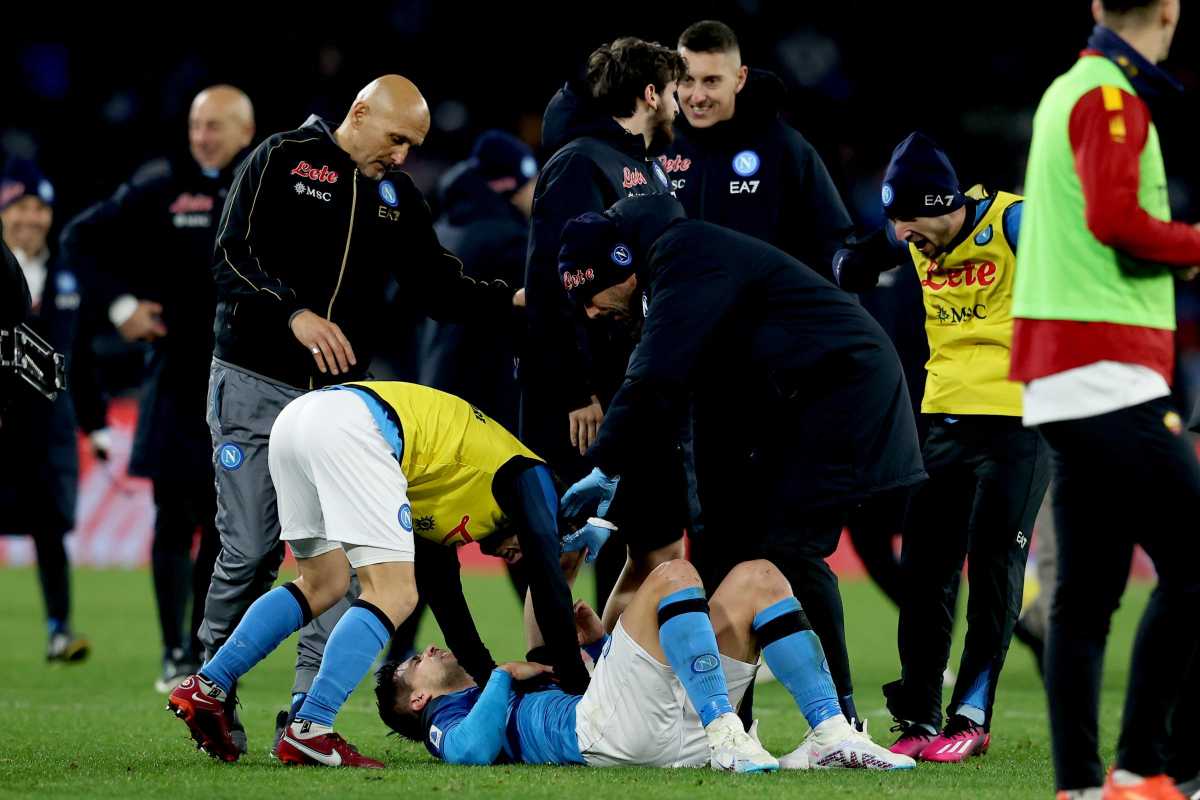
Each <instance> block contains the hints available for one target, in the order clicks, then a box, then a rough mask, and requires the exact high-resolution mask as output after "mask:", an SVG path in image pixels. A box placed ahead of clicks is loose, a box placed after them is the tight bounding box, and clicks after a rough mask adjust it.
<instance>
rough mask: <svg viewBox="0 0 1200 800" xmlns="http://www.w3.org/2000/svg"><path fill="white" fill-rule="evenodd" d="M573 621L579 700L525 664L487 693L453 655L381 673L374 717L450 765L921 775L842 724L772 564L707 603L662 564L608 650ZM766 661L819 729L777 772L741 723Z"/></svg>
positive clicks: (598, 629)
mask: <svg viewBox="0 0 1200 800" xmlns="http://www.w3.org/2000/svg"><path fill="white" fill-rule="evenodd" d="M710 609H711V614H712V616H711V618H710V616H709V614H710ZM575 619H576V627H577V629H578V632H579V633H578V638H579V642H580V644H581V645H583V646H584V647H585V648H586V649H587V651H588V653H589V654H591V656H592V658H593V659H594V660H595V662H596V670H595V674H594V677H593V680H592V683H591V685H590V686H589V687H588V690H587V692H586V693H585V694H584V695H583V696H582V697H572V696H570V695H566V694H564V693H563V692H562V691H560V690H558V689H557V688H554V687H548V686H546V685H545V684H544V683H543V684H541V685H538V684H537V683H534V682H532V681H531V680H530V679H536V678H538V677H539V676H540V675H541V674H542V673H543V672H544V671H545V667H542V666H541V665H539V664H530V663H509V664H502V665H500V666H499V667H497V668H496V670H495V671H494V672H493V673H492V675H491V679H490V680H489V681H488V683H487V686H486V687H485V688H483V689H482V690H481V689H480V687H479V686H478V685H477V683H476V681H474V680H473V679H472V678H471V677H470V676H469V675H468V674H467V672H466V671H465V670H463V669H462V668H461V667H460V666H459V665H458V663H457V660H456V659H455V658H454V657H453V655H452V654H450V653H447V652H445V651H444V650H440V649H438V648H436V647H433V646H430V647H428V648H426V649H425V650H424V651H422V652H421V653H420V654H418V655H416V656H414V657H412V658H410V659H408V660H407V661H404V662H402V663H399V664H397V663H395V662H393V663H390V664H385V665H384V667H383V669H381V670H380V672H379V680H378V683H377V685H376V688H375V695H376V699H377V700H378V703H379V716H380V717H381V718H382V719H383V721H384V723H385V724H386V725H387V726H388V727H390V728H392V730H394V731H396V732H398V733H400V734H401V735H403V736H406V737H408V738H410V739H413V740H415V741H420V742H423V743H424V744H425V747H426V748H427V749H428V750H429V752H430V753H431V754H432V755H433V756H434V757H436V758H439V759H442V760H444V761H446V762H448V763H451V764H475V765H485V764H493V763H508V762H511V761H519V762H523V763H528V764H586V765H588V766H592V767H620V766H648V767H702V766H705V765H708V766H710V767H711V768H713V769H717V770H722V771H729V772H771V771H774V770H776V769H779V768H780V767H782V768H784V769H828V768H838V767H841V768H848V769H874V770H897V769H898V770H906V769H912V768H913V766H915V763H914V762H913V760H912V759H911V758H908V757H907V756H901V755H896V754H894V753H890V752H888V751H887V750H885V749H884V748H883V747H881V746H879V745H877V744H875V743H874V742H873V741H871V740H870V738H869V737H867V736H866V734H865V733H863V732H861V731H859V730H857V729H856V728H854V727H853V726H852V725H850V723H849V722H847V721H846V720H845V719H844V718H843V717H842V714H841V708H840V707H839V705H838V701H837V690H836V689H834V687H833V682H832V681H831V680H830V678H829V673H828V671H827V670H826V669H825V666H824V654H823V653H822V651H821V642H820V640H819V639H818V638H817V637H816V635H815V634H814V633H813V632H812V629H811V628H810V626H809V624H808V620H807V618H806V617H805V616H804V611H803V610H802V609H801V608H800V604H799V603H798V602H797V601H796V598H795V597H794V596H793V594H792V589H791V587H790V586H789V585H788V582H787V580H786V579H785V578H784V577H783V575H782V574H781V573H780V571H779V570H778V569H776V568H775V567H774V566H772V565H771V564H770V563H769V562H766V561H747V562H744V563H742V564H739V565H738V566H737V567H735V568H734V569H733V570H732V571H731V572H730V574H729V575H728V576H727V578H726V579H725V580H724V581H722V583H721V585H720V587H718V588H717V590H716V591H715V592H714V593H713V594H712V599H711V601H709V600H707V599H706V597H705V592H704V590H703V588H702V586H701V581H700V576H699V574H698V573H697V572H696V569H695V567H693V566H692V565H691V564H689V563H688V562H686V561H683V560H675V561H669V562H664V563H663V564H660V565H659V566H658V567H656V568H655V569H654V570H653V571H652V572H651V573H650V574H649V575H648V576H647V578H646V580H645V581H644V582H643V583H642V585H641V586H640V587H639V588H638V590H637V592H636V593H635V594H634V597H633V599H632V600H631V602H630V603H629V604H628V606H627V607H626V609H625V611H624V613H622V614H621V618H620V620H619V621H618V622H617V624H616V626H615V627H614V629H613V632H612V635H611V636H608V635H606V634H605V629H604V626H603V625H602V624H601V622H600V619H599V617H597V616H596V613H595V612H594V611H592V609H591V608H589V607H588V606H587V604H585V603H583V602H582V601H580V602H578V603H576V606H575ZM760 654H761V657H762V659H763V660H764V661H765V662H766V663H767V664H768V665H769V666H770V667H771V669H772V670H773V671H774V673H775V675H777V676H778V677H779V679H780V681H781V682H782V683H783V685H784V686H785V687H786V688H787V690H788V692H789V694H791V696H792V698H793V700H795V702H796V705H797V706H798V708H799V710H800V712H801V713H802V714H803V715H804V718H805V720H806V721H807V722H808V723H809V725H810V726H811V731H810V733H809V734H808V736H807V737H805V739H804V742H803V743H802V744H801V745H800V746H799V747H798V748H796V750H795V751H794V752H792V753H790V754H789V755H787V756H784V757H783V758H781V759H779V760H778V761H777V760H776V759H775V758H773V757H772V756H771V754H770V753H768V752H767V751H766V750H765V749H763V747H762V745H761V744H760V743H759V742H758V740H757V738H756V737H754V736H751V735H749V734H747V733H746V732H745V731H744V730H743V729H742V725H741V722H740V721H739V720H738V718H737V716H736V715H735V714H734V713H733V703H736V702H737V700H738V698H739V696H740V695H741V694H742V692H744V691H745V689H746V687H747V686H749V685H750V684H751V682H752V681H753V680H754V675H755V673H756V671H757V670H758V666H757V664H758V661H759V657H760ZM531 683H532V685H531Z"/></svg>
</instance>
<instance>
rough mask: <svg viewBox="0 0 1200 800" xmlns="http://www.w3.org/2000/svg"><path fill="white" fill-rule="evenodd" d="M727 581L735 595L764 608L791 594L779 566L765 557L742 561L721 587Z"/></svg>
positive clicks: (790, 588)
mask: <svg viewBox="0 0 1200 800" xmlns="http://www.w3.org/2000/svg"><path fill="white" fill-rule="evenodd" d="M726 583H729V585H730V586H729V588H730V589H732V590H733V591H734V594H735V596H736V597H741V598H744V599H745V600H747V601H750V600H753V602H754V605H755V606H756V607H759V608H765V607H766V606H769V605H771V604H772V603H776V602H779V601H780V600H782V599H784V598H785V597H791V596H792V587H791V585H790V584H789V583H788V580H787V578H785V577H784V576H783V573H782V572H780V571H779V568H778V567H776V566H775V565H774V564H772V563H771V562H770V561H767V560H765V559H757V560H754V561H743V562H742V563H741V564H738V565H737V566H736V567H734V568H733V569H732V570H730V572H729V575H728V577H726V578H725V581H723V582H722V584H721V585H722V587H724V586H725V584H726Z"/></svg>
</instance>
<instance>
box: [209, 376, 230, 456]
mask: <svg viewBox="0 0 1200 800" xmlns="http://www.w3.org/2000/svg"><path fill="white" fill-rule="evenodd" d="M226 374H227V373H226V371H225V370H224V369H221V368H218V369H215V370H213V372H212V377H211V378H210V379H209V386H208V410H207V413H206V415H205V419H206V420H207V422H208V430H209V431H210V432H211V433H212V435H213V438H214V439H216V438H220V437H221V436H222V435H224V430H222V428H221V406H222V404H223V401H224V399H225V376H226Z"/></svg>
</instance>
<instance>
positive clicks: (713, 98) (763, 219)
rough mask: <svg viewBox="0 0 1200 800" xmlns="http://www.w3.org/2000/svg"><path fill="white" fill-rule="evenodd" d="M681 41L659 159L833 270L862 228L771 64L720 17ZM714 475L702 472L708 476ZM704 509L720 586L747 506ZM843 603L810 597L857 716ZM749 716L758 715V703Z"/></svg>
mask: <svg viewBox="0 0 1200 800" xmlns="http://www.w3.org/2000/svg"><path fill="white" fill-rule="evenodd" d="M678 49H679V54H680V55H681V56H683V59H684V61H686V62H687V68H688V72H687V75H686V76H685V77H684V78H683V80H681V81H680V82H679V105H680V110H681V111H682V112H683V113H682V114H681V115H680V116H679V117H678V118H676V120H675V138H674V140H673V141H672V142H671V144H670V146H669V147H668V149H667V153H666V154H665V155H664V156H663V157H662V158H661V159H660V160H661V162H662V164H663V167H664V168H665V169H666V171H667V177H668V178H670V179H671V186H672V189H673V190H674V193H675V196H676V197H677V198H678V199H679V201H680V202H681V203H682V204H683V207H684V209H686V211H687V214H688V217H689V218H690V219H698V220H703V221H705V222H711V223H714V224H716V225H723V226H725V227H727V228H732V229H733V230H735V231H738V232H740V233H744V234H747V235H749V236H753V237H755V238H756V239H760V240H762V241H764V242H767V243H768V244H771V245H773V246H775V247H778V248H779V249H780V250H783V251H784V252H785V253H787V254H788V255H790V256H792V257H793V258H796V259H797V260H799V261H801V262H803V263H804V264H806V265H808V266H810V267H811V268H812V269H814V270H815V271H817V272H818V273H820V274H822V275H824V276H826V277H828V276H829V267H830V264H831V263H832V261H833V256H834V253H836V252H837V249H838V248H839V247H841V246H842V245H843V243H844V242H845V240H846V237H847V236H848V235H849V234H850V233H851V231H852V223H851V221H850V215H849V214H848V213H847V212H846V207H845V205H844V204H843V203H842V199H841V197H839V196H838V193H837V189H836V188H835V187H834V185H833V181H832V179H831V178H830V177H829V172H828V171H827V170H826V169H825V165H824V163H822V161H821V157H820V156H819V155H818V154H817V151H816V150H815V149H814V148H813V146H812V145H811V144H809V143H808V141H806V140H805V138H804V137H803V136H801V135H800V133H799V132H797V131H796V129H795V128H792V127H791V126H790V125H788V124H787V123H785V122H784V121H783V119H781V116H780V115H781V113H782V111H783V105H784V87H783V84H782V82H781V81H780V80H779V78H778V77H776V76H775V75H774V74H772V73H770V72H767V71H765V70H761V69H753V70H752V69H750V68H749V67H748V66H747V65H746V64H745V63H743V61H742V53H741V48H740V46H739V45H738V40H737V36H736V35H735V34H734V32H733V30H732V29H731V28H730V27H729V26H728V25H726V24H724V23H722V22H718V21H716V20H703V21H701V22H697V23H695V24H693V25H691V26H689V27H688V28H687V29H686V30H684V31H683V33H682V34H680V36H679V42H678ZM727 368H728V369H730V370H733V371H734V373H735V374H734V375H731V377H730V380H729V381H728V382H727V383H726V384H725V386H726V387H727V389H726V396H725V397H724V398H723V399H722V405H723V409H724V410H722V411H721V412H719V413H718V415H717V419H721V420H723V419H727V418H729V417H731V416H737V415H740V414H743V413H746V407H745V396H744V395H743V393H742V392H741V382H740V381H739V380H738V379H737V377H736V372H737V371H738V370H739V369H740V367H739V365H729V366H728V367H727ZM718 390H719V387H711V388H710V390H709V393H708V394H709V397H708V403H707V405H708V407H709V408H716V407H717V394H718ZM697 425H699V426H700V427H701V428H703V427H705V426H706V425H708V421H706V420H705V419H703V418H698V419H697ZM709 427H710V429H709V430H702V431H697V432H695V435H696V436H698V437H702V438H704V439H705V440H706V441H707V442H708V447H709V448H715V447H716V443H717V441H719V438H718V437H719V436H720V435H721V434H722V432H724V433H726V434H729V436H728V437H727V438H726V445H727V446H728V448H729V449H730V453H731V455H733V453H735V452H736V450H737V448H738V441H737V436H736V433H735V432H734V431H730V430H728V429H727V428H726V427H725V426H724V425H723V423H718V424H716V425H711V426H709ZM723 463H724V459H709V460H708V464H709V467H710V468H714V467H715V468H716V469H721V468H722V464H723ZM706 477H707V480H709V481H710V482H711V481H712V480H714V478H713V476H706ZM705 479H706V478H701V477H697V480H698V481H699V480H705ZM699 512H700V516H699V519H698V521H697V524H696V525H695V526H694V527H695V530H693V531H691V532H690V533H691V535H692V538H691V545H692V550H691V557H692V559H693V560H694V561H696V563H697V565H698V566H699V568H700V574H701V575H703V576H704V580H705V584H706V585H707V586H709V587H710V588H711V587H712V586H715V585H716V584H718V583H720V581H721V578H722V577H724V574H725V572H726V571H728V569H729V568H730V566H732V565H733V564H735V563H737V558H736V555H735V554H732V553H731V552H730V551H731V550H736V548H737V544H736V543H734V542H730V541H729V538H728V537H726V536H722V535H720V534H715V535H714V536H709V535H708V532H709V529H710V528H711V529H712V530H714V531H717V530H722V529H725V530H728V529H730V528H731V527H733V526H734V525H736V524H737V522H736V521H737V519H738V517H739V516H740V514H741V512H742V509H741V507H740V502H739V501H738V500H737V499H736V498H734V497H732V496H725V497H712V496H710V498H709V502H708V503H707V504H703V505H702V506H701V507H700V508H699ZM830 536H831V537H832V538H831V539H830V541H829V542H827V543H825V544H824V545H823V546H822V547H821V548H817V549H814V550H813V551H811V552H809V553H805V554H797V557H798V558H804V559H806V560H807V561H808V562H809V563H808V568H809V569H811V570H812V571H814V572H822V571H825V570H826V569H827V567H826V566H825V564H824V558H825V557H827V556H828V554H830V553H832V552H833V550H834V549H835V548H836V547H837V543H838V540H839V539H840V537H841V531H840V530H839V531H837V533H836V534H834V533H832V532H831V534H830ZM793 577H795V576H793ZM819 585H821V582H820V581H815V582H814V581H803V582H799V581H798V582H797V586H798V587H807V586H819ZM798 591H801V592H803V591H806V589H805V588H798ZM835 600H836V598H834V597H833V596H828V597H825V598H823V599H822V598H818V597H816V596H812V595H806V596H805V607H806V608H808V609H809V613H810V614H811V615H812V618H813V619H814V620H816V621H817V625H816V630H817V633H818V634H819V635H820V636H821V637H822V643H823V644H824V645H825V652H826V654H827V655H828V657H829V665H830V669H831V670H832V672H833V677H834V682H835V683H836V684H837V687H838V693H839V695H840V696H841V697H842V698H843V703H844V704H845V707H846V713H847V715H848V716H856V715H857V711H856V710H855V708H854V702H853V693H854V685H853V680H852V676H851V675H850V669H849V656H848V655H847V653H846V651H845V645H844V636H837V637H831V632H830V631H829V630H827V629H825V627H824V626H823V625H822V624H821V622H820V621H821V620H822V619H823V618H824V617H825V616H826V615H825V613H824V612H823V610H822V609H823V608H824V607H825V606H832V605H833V604H834V602H835ZM752 696H753V693H751V695H750V697H752ZM748 699H749V698H748ZM743 713H744V716H746V717H748V716H749V712H748V711H744V712H743Z"/></svg>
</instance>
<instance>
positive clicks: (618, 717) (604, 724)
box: [575, 621, 758, 767]
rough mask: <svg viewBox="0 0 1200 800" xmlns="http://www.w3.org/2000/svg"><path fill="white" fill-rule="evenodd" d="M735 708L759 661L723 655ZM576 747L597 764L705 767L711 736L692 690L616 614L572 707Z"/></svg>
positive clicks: (589, 761) (724, 668)
mask: <svg viewBox="0 0 1200 800" xmlns="http://www.w3.org/2000/svg"><path fill="white" fill-rule="evenodd" d="M721 668H722V669H723V670H725V681H726V683H727V684H728V685H729V701H730V702H731V703H732V704H733V707H734V708H737V707H738V704H739V703H741V701H742V695H744V694H745V693H746V687H747V686H749V685H750V683H751V682H752V681H753V680H754V673H755V672H756V671H757V669H758V666H757V665H756V664H747V663H745V662H742V661H737V660H736V659H732V658H729V657H728V656H725V655H722V656H721ZM575 735H576V736H578V737H579V752H580V753H582V754H583V758H584V760H585V761H587V763H588V765H589V766H592V767H637V766H640V767H706V766H708V736H707V734H705V733H704V726H703V725H702V724H700V716H699V715H698V714H697V713H696V710H695V709H694V708H692V703H691V701H690V700H688V696H687V691H686V690H685V689H684V688H683V684H682V683H680V682H679V680H678V679H677V678H676V677H675V673H674V671H672V669H671V667H670V666H669V665H667V664H662V663H660V662H658V661H657V660H655V658H654V657H653V656H651V655H650V654H649V653H647V652H646V651H645V649H643V648H642V647H641V645H639V644H638V643H637V642H635V641H634V640H633V637H631V636H630V635H629V634H628V633H626V632H625V627H624V626H623V625H622V624H621V623H620V622H619V621H618V622H617V627H616V630H614V631H613V633H612V638H611V639H610V640H609V642H608V645H606V648H605V651H604V653H603V654H602V655H601V656H600V658H599V660H598V661H597V662H596V671H595V672H594V673H593V674H592V682H591V684H590V685H589V686H588V690H587V692H586V693H584V695H583V699H582V700H581V701H580V702H579V705H578V707H576V709H575Z"/></svg>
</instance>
